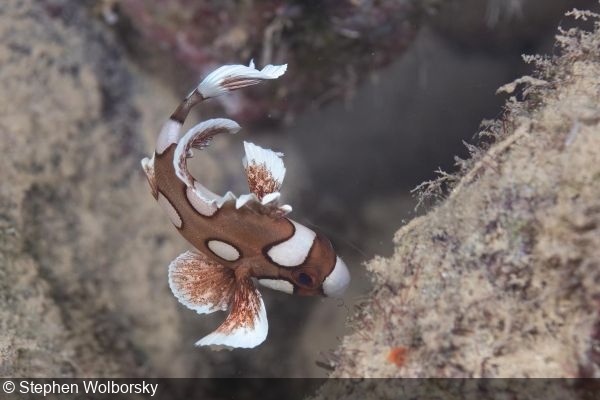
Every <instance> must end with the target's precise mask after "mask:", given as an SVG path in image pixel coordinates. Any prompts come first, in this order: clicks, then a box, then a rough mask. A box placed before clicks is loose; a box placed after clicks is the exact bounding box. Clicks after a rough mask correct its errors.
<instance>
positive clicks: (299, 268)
mask: <svg viewBox="0 0 600 400" xmlns="http://www.w3.org/2000/svg"><path fill="white" fill-rule="evenodd" d="M286 68H287V66H286V65H267V66H266V67H264V68H263V69H262V70H260V71H259V70H257V69H255V68H254V64H253V63H250V66H245V65H225V66H222V67H220V68H218V69H217V70H215V71H213V72H212V73H210V74H209V75H208V76H207V77H206V78H205V79H204V80H203V81H202V82H201V83H200V84H199V85H198V87H196V88H195V89H194V90H193V91H192V92H191V93H190V94H189V95H188V96H187V97H186V98H185V99H184V100H183V102H182V103H181V104H180V105H179V107H177V109H176V110H175V111H174V112H173V114H172V115H171V117H170V118H169V120H168V121H167V122H166V123H165V124H164V126H163V128H162V130H161V131H160V133H159V135H158V139H157V141H156V149H155V152H154V155H153V156H152V158H144V159H143V160H142V166H143V168H144V171H145V172H146V175H147V177H148V182H149V183H150V188H151V190H152V195H153V196H154V198H155V199H156V200H157V201H158V203H159V204H160V206H161V207H162V209H163V210H164V211H165V212H166V214H167V216H168V217H169V219H170V220H171V222H172V223H173V225H175V227H176V228H177V229H178V230H179V232H180V233H181V235H183V237H184V238H185V239H187V240H188V241H189V242H190V243H191V244H192V245H193V246H194V248H195V251H187V252H185V253H183V254H181V255H180V256H179V257H177V258H176V259H175V260H174V261H173V262H172V263H171V265H169V285H170V287H171V290H172V291H173V294H174V295H175V297H177V299H178V300H179V301H180V302H181V303H182V304H184V305H185V306H187V307H188V308H191V309H192V310H195V311H196V312H198V313H200V314H207V313H212V312H215V311H220V310H222V311H225V310H229V315H228V316H227V318H226V319H225V321H224V322H223V323H222V324H221V326H219V327H218V328H217V329H216V330H215V331H214V332H212V333H211V334H209V335H208V336H205V337H204V338H202V339H201V340H199V341H198V342H197V343H196V345H198V346H206V345H211V346H226V347H232V348H233V347H255V346H257V345H259V344H260V343H262V342H263V341H264V340H265V338H266V337H267V331H268V322H267V314H266V311H265V305H264V303H263V300H262V297H261V295H260V292H259V291H258V290H257V288H256V286H255V282H256V281H258V283H259V284H260V285H262V286H265V287H268V288H271V289H276V290H280V291H282V292H286V293H289V294H298V295H308V296H311V295H324V296H333V297H339V296H340V295H341V294H342V293H343V291H344V290H345V289H346V287H347V286H348V283H349V281H350V275H349V273H348V269H347V267H346V265H345V264H344V262H343V261H342V260H341V259H340V258H339V257H338V256H337V255H336V253H335V251H334V250H333V247H332V245H331V242H330V241H329V240H328V239H327V238H325V237H323V236H322V235H320V234H318V233H315V232H313V231H312V230H311V229H309V228H307V227H305V226H303V225H301V224H299V223H298V222H295V221H293V220H291V219H289V218H287V217H286V215H287V214H288V213H289V212H290V211H291V210H292V208H291V207H290V206H289V205H285V204H281V203H280V193H279V189H280V187H281V184H282V182H283V177H284V175H285V167H284V165H283V161H282V160H281V157H282V154H281V153H276V152H273V151H271V150H268V149H263V148H261V147H259V146H256V145H254V144H252V143H247V142H244V148H245V151H246V156H245V157H244V160H243V165H244V169H245V171H246V175H247V178H248V184H249V187H250V193H249V194H244V195H241V196H239V197H238V196H235V195H234V194H233V193H231V192H227V193H226V194H225V195H224V196H219V195H217V194H215V193H213V192H211V191H210V190H208V189H207V188H206V187H204V186H203V185H202V184H201V183H200V182H198V181H196V180H195V179H194V177H192V175H191V174H190V173H189V171H188V169H187V159H188V158H190V157H191V156H192V149H199V150H202V149H204V148H206V147H207V146H208V145H209V143H210V141H211V139H212V138H213V137H215V136H216V135H218V134H220V133H236V132H237V131H238V130H239V129H240V127H239V125H238V124H237V123H235V122H234V121H232V120H229V119H221V118H219V119H211V120H208V121H204V122H202V123H200V124H198V125H196V126H194V127H193V128H191V129H190V130H189V131H187V133H185V134H184V135H183V136H181V134H180V130H181V127H182V125H183V123H184V121H185V119H186V117H187V115H188V113H189V112H190V110H191V109H192V108H193V107H194V106H196V105H197V104H199V103H201V102H202V101H204V100H206V99H210V98H213V97H216V96H219V95H222V94H225V93H227V92H229V91H232V90H236V89H240V88H243V87H246V86H250V85H254V84H257V83H260V82H261V81H264V80H267V79H276V78H278V77H279V76H281V75H283V74H284V73H285V71H286Z"/></svg>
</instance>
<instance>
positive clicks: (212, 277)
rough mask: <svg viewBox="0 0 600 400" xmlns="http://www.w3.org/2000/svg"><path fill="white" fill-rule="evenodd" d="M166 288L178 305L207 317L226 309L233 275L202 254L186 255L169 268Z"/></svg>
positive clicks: (233, 278) (233, 284)
mask: <svg viewBox="0 0 600 400" xmlns="http://www.w3.org/2000/svg"><path fill="white" fill-rule="evenodd" d="M169 286H170V287H171V291H172V292H173V294H174V295H175V297H177V300H179V302H180V303H181V304H183V305H185V306H186V307H188V308H190V309H192V310H194V311H196V312H197V313H199V314H209V313H212V312H215V311H225V310H227V308H229V304H230V302H231V301H232V300H233V297H234V289H235V275H234V273H233V271H232V270H231V269H229V268H227V267H224V266H223V265H221V264H218V263H216V262H214V261H212V260H210V259H208V258H207V257H206V256H204V255H202V254H199V253H194V252H191V251H186V252H185V253H183V254H181V255H180V256H179V257H177V258H176V259H175V260H173V262H172V263H171V265H169Z"/></svg>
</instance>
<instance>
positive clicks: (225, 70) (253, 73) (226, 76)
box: [198, 61, 287, 99]
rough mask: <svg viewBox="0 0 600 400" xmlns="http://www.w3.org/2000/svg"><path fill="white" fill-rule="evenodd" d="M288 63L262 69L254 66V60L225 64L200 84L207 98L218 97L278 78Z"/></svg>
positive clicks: (200, 88) (199, 89)
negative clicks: (240, 63) (245, 62)
mask: <svg viewBox="0 0 600 400" xmlns="http://www.w3.org/2000/svg"><path fill="white" fill-rule="evenodd" d="M286 69H287V64H283V65H270V64H269V65H267V66H265V67H264V68H263V69H262V70H260V71H259V70H257V69H256V68H254V62H252V61H251V62H250V65H249V66H246V65H239V64H238V65H224V66H222V67H220V68H217V69H216V70H214V71H213V72H211V73H210V74H208V76H207V77H206V78H204V80H203V81H202V82H201V83H200V84H199V85H198V91H199V92H200V94H201V95H202V97H204V98H205V99H207V98H210V97H217V96H220V95H222V94H224V93H227V92H230V91H232V90H236V89H241V88H243V87H246V86H251V85H256V84H257V83H260V82H262V81H264V80H267V79H277V78H279V77H280V76H281V75H283V74H284V73H285V71H286Z"/></svg>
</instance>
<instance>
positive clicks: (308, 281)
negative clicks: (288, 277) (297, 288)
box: [298, 272, 313, 286]
mask: <svg viewBox="0 0 600 400" xmlns="http://www.w3.org/2000/svg"><path fill="white" fill-rule="evenodd" d="M298 282H299V283H300V284H301V285H303V286H312V284H313V279H312V277H311V276H310V275H308V274H307V273H304V272H300V273H299V274H298Z"/></svg>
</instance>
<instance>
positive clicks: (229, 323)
mask: <svg viewBox="0 0 600 400" xmlns="http://www.w3.org/2000/svg"><path fill="white" fill-rule="evenodd" d="M268 330H269V323H268V321H267V312H266V309H265V304H264V302H263V299H262V296H261V295H260V292H259V291H258V289H257V288H256V287H255V285H254V282H253V281H252V280H251V279H250V277H243V278H241V279H240V280H238V281H237V284H236V288H235V293H234V294H233V300H232V303H231V308H230V311H229V315H228V316H227V318H226V319H225V321H223V323H222V324H221V325H220V326H219V327H218V328H217V329H216V330H215V331H214V332H212V333H210V334H209V335H207V336H205V337H203V338H202V339H200V340H199V341H198V342H197V343H196V346H215V347H230V348H238V347H241V348H252V347H256V346H258V345H259V344H261V343H262V342H264V340H265V339H266V338H267V332H268Z"/></svg>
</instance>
